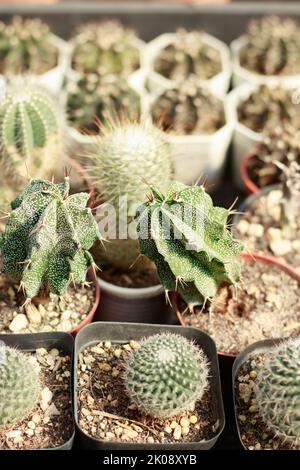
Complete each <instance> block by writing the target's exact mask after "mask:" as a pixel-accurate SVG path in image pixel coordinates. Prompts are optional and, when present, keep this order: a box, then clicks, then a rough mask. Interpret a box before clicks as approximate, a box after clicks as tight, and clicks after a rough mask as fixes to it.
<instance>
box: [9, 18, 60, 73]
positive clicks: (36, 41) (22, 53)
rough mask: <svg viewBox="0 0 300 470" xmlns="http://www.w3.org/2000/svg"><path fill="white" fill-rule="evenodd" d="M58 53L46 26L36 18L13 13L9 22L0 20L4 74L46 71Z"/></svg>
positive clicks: (50, 67) (53, 63)
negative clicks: (22, 16) (26, 17)
mask: <svg viewBox="0 0 300 470" xmlns="http://www.w3.org/2000/svg"><path fill="white" fill-rule="evenodd" d="M57 54H58V52H57V49H56V47H55V46H54V45H53V44H52V41H51V35H50V31H49V27H48V26H47V25H46V24H45V23H43V22H42V21H41V20H39V19H38V18H34V19H22V18H21V17H20V16H15V17H14V18H13V19H12V21H11V23H10V24H8V25H6V24H5V23H2V22H0V64H1V66H0V71H1V73H3V74H4V75H7V76H14V75H16V74H18V73H25V72H30V73H31V74H41V73H44V72H47V71H48V70H50V69H52V68H53V67H55V65H56V63H57Z"/></svg>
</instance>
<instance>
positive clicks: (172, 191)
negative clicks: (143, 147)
mask: <svg viewBox="0 0 300 470" xmlns="http://www.w3.org/2000/svg"><path fill="white" fill-rule="evenodd" d="M230 214H231V211H230V210H227V209H224V208H221V207H214V206H213V202H212V200H211V197H210V196H209V195H208V194H207V193H206V192H205V189H204V188H203V187H201V186H192V187H191V186H185V185H184V184H182V183H173V184H171V185H170V187H169V189H168V191H167V192H166V193H165V194H162V193H161V192H159V191H157V190H156V189H152V194H151V195H150V196H149V200H148V202H146V203H145V204H143V205H142V206H141V207H140V208H139V209H138V211H137V216H136V219H137V233H138V237H139V242H140V250H141V253H142V254H144V255H146V256H147V257H148V258H149V259H150V260H152V261H153V262H154V263H155V264H156V267H157V273H158V277H159V279H160V281H161V284H162V285H163V287H164V288H165V290H166V292H167V293H168V292H170V291H178V292H179V293H180V295H181V296H182V298H183V299H184V300H185V302H186V303H187V304H188V306H189V308H190V310H192V309H193V307H194V306H196V305H202V304H205V302H206V301H207V300H210V299H212V298H213V297H214V296H215V294H216V292H217V289H218V287H219V286H220V285H222V284H223V283H229V284H233V283H235V282H236V281H237V280H238V279H239V276H240V256H239V255H240V252H241V250H242V245H241V244H240V243H238V242H237V241H234V240H233V238H232V235H231V233H230V231H229V230H228V217H229V215H230Z"/></svg>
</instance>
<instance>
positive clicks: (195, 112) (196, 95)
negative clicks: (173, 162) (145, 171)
mask: <svg viewBox="0 0 300 470" xmlns="http://www.w3.org/2000/svg"><path fill="white" fill-rule="evenodd" d="M151 113H152V117H153V120H154V122H155V123H158V124H160V125H161V127H162V128H163V129H164V130H165V131H168V132H172V133H175V134H184V135H185V134H213V133H214V132H216V131H217V130H218V129H220V128H221V127H222V126H223V125H224V124H225V115H224V107H223V104H222V102H221V101H220V100H219V99H218V98H216V97H214V96H213V95H212V94H211V93H210V92H209V91H208V90H206V89H205V88H203V87H200V86H199V85H198V84H197V83H195V82H194V81H192V80H189V81H186V82H183V83H181V84H178V85H176V86H174V87H173V88H170V89H168V90H166V91H165V92H164V93H163V94H162V95H160V96H158V98H157V99H156V100H155V101H154V103H153V105H152V109H151Z"/></svg>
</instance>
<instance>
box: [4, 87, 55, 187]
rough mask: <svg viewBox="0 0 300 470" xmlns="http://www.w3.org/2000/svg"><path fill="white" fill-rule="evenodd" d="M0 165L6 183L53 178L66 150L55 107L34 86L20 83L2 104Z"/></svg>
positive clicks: (42, 91) (21, 182)
mask: <svg viewBox="0 0 300 470" xmlns="http://www.w3.org/2000/svg"><path fill="white" fill-rule="evenodd" d="M0 147H1V156H0V165H1V168H2V171H3V175H2V176H3V178H4V179H5V182H6V184H8V185H9V186H12V187H13V188H14V189H18V190H20V189H23V187H24V185H25V184H26V182H28V179H29V176H31V177H36V178H38V177H43V178H48V177H52V176H53V173H54V171H55V168H56V166H57V163H58V160H59V159H60V158H61V157H62V153H63V147H62V139H61V132H60V129H59V120H58V117H57V114H56V109H55V104H54V101H53V100H52V98H51V97H50V95H48V93H46V92H45V91H44V90H42V89H39V88H37V87H36V85H34V84H29V83H27V82H26V81H25V82H23V81H19V80H16V81H15V83H13V84H12V85H11V86H10V87H8V90H7V93H6V96H5V99H4V100H2V101H1V103H0Z"/></svg>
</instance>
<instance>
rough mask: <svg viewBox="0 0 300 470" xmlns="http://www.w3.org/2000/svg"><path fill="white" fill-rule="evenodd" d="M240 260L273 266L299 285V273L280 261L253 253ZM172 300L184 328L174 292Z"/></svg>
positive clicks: (221, 353)
mask: <svg viewBox="0 0 300 470" xmlns="http://www.w3.org/2000/svg"><path fill="white" fill-rule="evenodd" d="M241 258H242V260H243V261H246V262H249V263H254V262H256V261H259V262H262V263H265V264H274V265H275V266H277V267H278V268H279V269H281V270H282V271H284V272H286V273H287V274H288V275H289V276H291V277H292V278H293V279H296V281H298V282H299V284H300V273H298V272H297V271H296V270H295V269H294V268H293V267H292V266H290V265H288V264H286V263H284V262H282V261H278V260H277V259H276V258H272V257H271V256H265V255H260V254H258V253H255V254H254V253H242V254H241ZM172 300H173V305H174V307H175V311H176V315H177V318H178V320H179V323H180V325H181V326H186V324H185V321H184V316H183V315H182V313H181V312H180V310H179V302H178V300H179V295H178V294H177V293H176V292H175V293H174V294H173V298H172ZM218 355H219V356H221V357H222V358H225V359H226V358H227V359H230V358H231V360H233V359H234V358H235V357H236V356H237V354H233V353H225V352H222V351H218Z"/></svg>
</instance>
